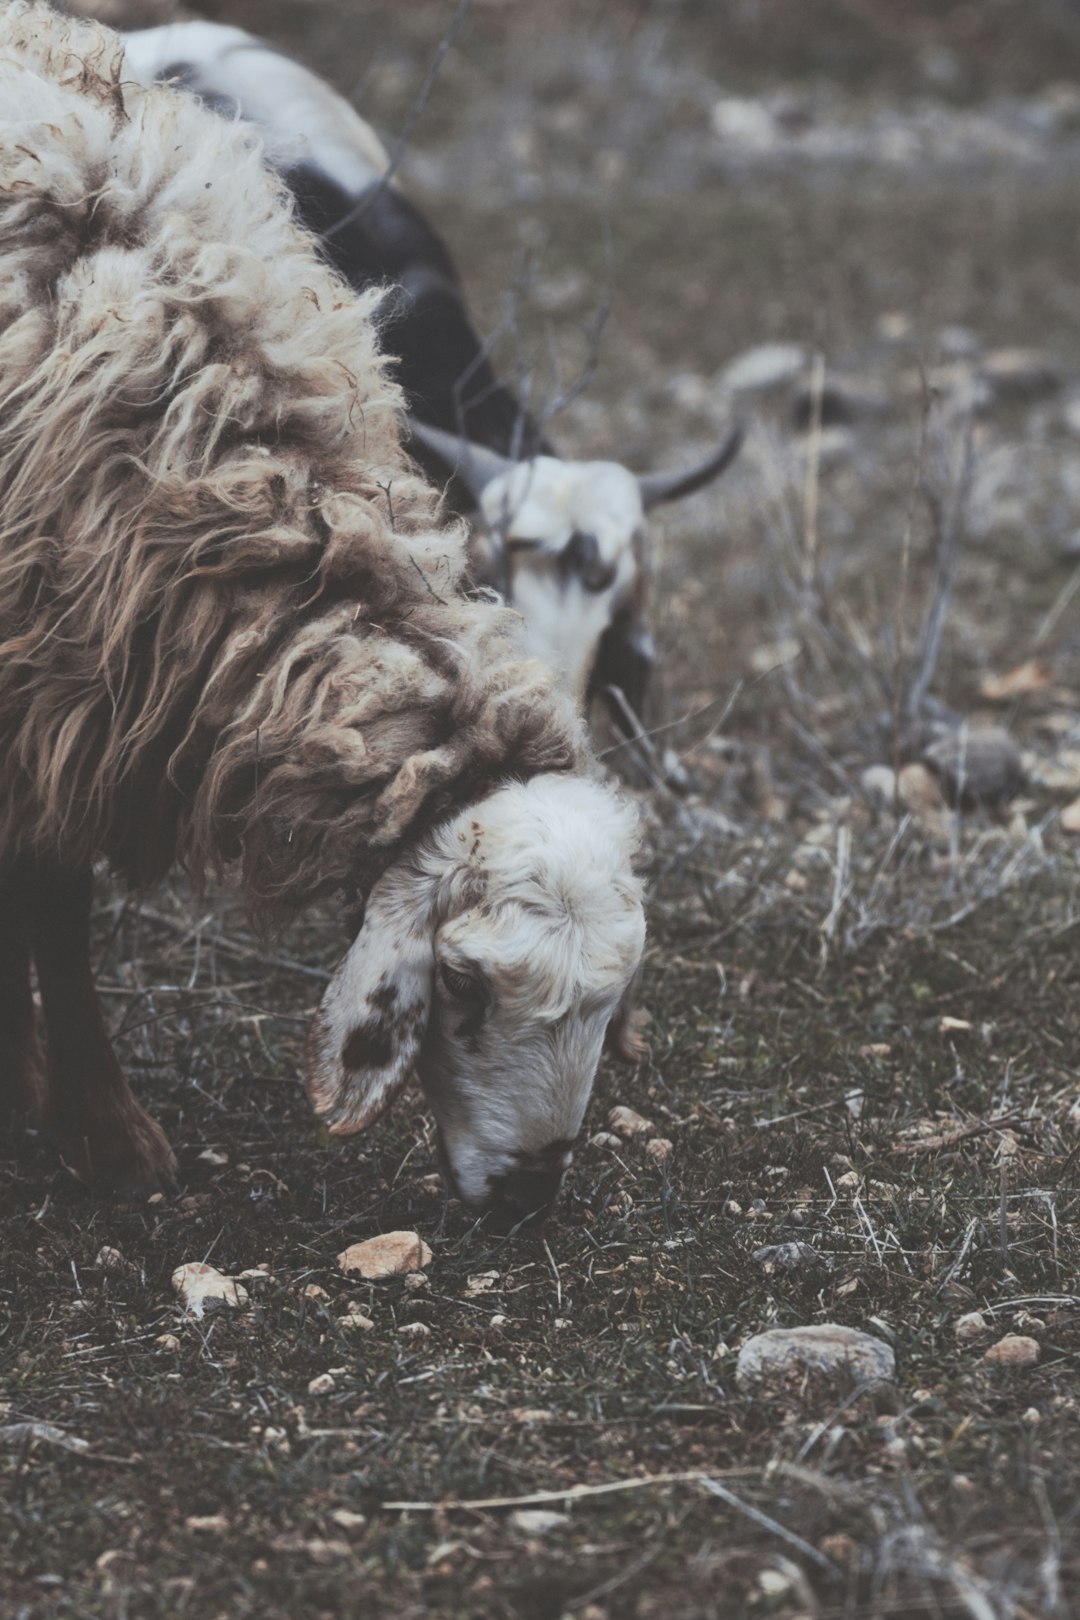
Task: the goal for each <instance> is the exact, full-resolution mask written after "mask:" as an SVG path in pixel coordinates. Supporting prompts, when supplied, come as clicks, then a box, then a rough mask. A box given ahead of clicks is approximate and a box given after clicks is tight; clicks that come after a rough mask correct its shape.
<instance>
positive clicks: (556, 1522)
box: [510, 1508, 570, 1536]
mask: <svg viewBox="0 0 1080 1620" xmlns="http://www.w3.org/2000/svg"><path fill="white" fill-rule="evenodd" d="M510 1523H511V1524H512V1525H513V1527H514V1529H515V1530H520V1531H521V1533H522V1535H523V1536H549V1535H551V1533H552V1531H553V1530H564V1529H565V1528H566V1526H567V1525H568V1524H569V1523H570V1520H569V1518H568V1517H567V1515H566V1514H565V1513H554V1512H552V1511H551V1509H549V1508H518V1510H517V1512H516V1513H511V1515H510Z"/></svg>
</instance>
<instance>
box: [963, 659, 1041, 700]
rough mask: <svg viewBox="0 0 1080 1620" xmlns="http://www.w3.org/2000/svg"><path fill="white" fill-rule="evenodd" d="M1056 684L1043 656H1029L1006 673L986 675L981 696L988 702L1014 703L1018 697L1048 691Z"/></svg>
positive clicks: (980, 689)
mask: <svg viewBox="0 0 1080 1620" xmlns="http://www.w3.org/2000/svg"><path fill="white" fill-rule="evenodd" d="M1053 684H1054V672H1053V670H1052V669H1051V668H1050V666H1049V664H1047V663H1045V662H1044V661H1043V659H1041V658H1028V659H1027V660H1025V662H1024V663H1022V664H1017V665H1016V667H1015V668H1014V669H1010V670H1009V671H1008V673H1007V674H1005V675H986V676H984V678H983V679H982V680H981V681H980V682H979V696H980V697H981V698H985V699H986V701H987V703H1012V702H1013V700H1014V699H1015V698H1018V697H1030V696H1031V695H1032V694H1033V693H1035V692H1046V691H1048V690H1049V688H1050V687H1052V686H1053Z"/></svg>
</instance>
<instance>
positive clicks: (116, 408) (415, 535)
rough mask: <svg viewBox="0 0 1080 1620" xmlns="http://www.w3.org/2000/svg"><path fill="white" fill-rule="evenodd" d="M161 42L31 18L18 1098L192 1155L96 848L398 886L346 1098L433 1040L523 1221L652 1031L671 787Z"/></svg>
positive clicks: (0, 900)
mask: <svg viewBox="0 0 1080 1620" xmlns="http://www.w3.org/2000/svg"><path fill="white" fill-rule="evenodd" d="M122 68H123V59H122V45H121V42H120V40H119V38H118V37H117V36H115V35H113V34H110V33H109V32H108V31H106V30H105V29H102V28H100V27H97V26H94V25H89V24H76V23H72V22H69V21H65V20H62V19H61V18H60V17H58V16H57V15H56V14H55V13H54V12H52V11H51V10H50V9H49V8H48V7H47V6H45V5H43V4H38V3H31V0H12V3H9V4H8V5H6V6H5V7H4V8H3V9H0V1103H3V1104H6V1105H7V1108H8V1109H9V1110H10V1109H12V1108H15V1107H17V1106H20V1105H26V1106H29V1107H31V1108H32V1109H34V1110H36V1111H37V1112H38V1113H39V1115H40V1117H41V1118H42V1119H43V1121H44V1123H45V1124H46V1125H47V1127H48V1128H49V1129H50V1131H51V1132H52V1133H53V1134H54V1135H55V1137H56V1139H57V1140H58V1142H59V1143H60V1145H61V1148H62V1151H63V1153H64V1155H65V1157H66V1159H67V1160H68V1162H69V1163H70V1164H71V1166H72V1167H73V1168H74V1169H75V1170H76V1171H77V1172H78V1173H79V1174H80V1175H81V1176H83V1177H84V1178H86V1179H88V1180H94V1181H101V1182H105V1183H109V1184H112V1185H115V1186H119V1187H123V1188H127V1189H130V1190H133V1191H142V1192H146V1191H149V1190H152V1189H154V1188H156V1187H158V1186H160V1185H162V1184H165V1183H167V1182H168V1181H169V1179H170V1178H171V1174H172V1170H173V1160H172V1155H171V1153H170V1151H169V1148H168V1145H167V1143H166V1141H165V1138H164V1136H163V1135H162V1133H161V1131H160V1130H159V1128H158V1127H157V1125H155V1124H154V1122H153V1121H152V1120H150V1119H149V1117H148V1116H147V1115H146V1114H145V1113H144V1112H143V1111H142V1109H141V1108H139V1106H138V1105H137V1104H136V1103H135V1101H134V1099H133V1098H132V1096H131V1093H130V1092H129V1090H128V1088H127V1084H126V1082H125V1080H124V1078H123V1075H122V1074H121V1071H120V1069H119V1066H118V1064H117V1061H116V1058H115V1056H114V1054H113V1051H112V1048H111V1045H110V1043H109V1039H108V1035H107V1033H106V1030H105V1026H104V1023H103V1020H102V1017H101V1013H100V1011H99V1008H98V1003H97V999H96V995H95V991H94V985H93V977H92V973H91V968H90V959H89V938H88V932H89V912H90V888H91V876H90V874H91V864H92V862H93V861H94V860H95V858H98V857H105V858H107V859H108V860H109V861H110V862H111V863H112V865H113V866H114V868H115V869H117V870H118V871H119V872H120V873H121V874H123V875H124V876H125V877H126V878H127V879H128V880H129V881H130V882H131V883H132V884H137V885H143V884H147V883H150V882H152V881H154V880H155V879H157V878H159V877H160V876H161V875H162V874H163V873H164V872H166V871H167V870H168V869H169V867H170V866H171V865H172V864H173V863H174V861H178V862H179V863H180V864H181V865H182V866H183V867H184V868H186V870H187V871H188V872H190V873H191V874H192V876H193V877H194V878H195V879H196V880H199V879H201V878H204V877H206V876H207V875H209V874H211V873H217V872H233V873H234V874H235V875H236V876H237V877H238V880H239V882H240V884H241V885H242V888H243V892H244V894H245V897H246V899H247V901H248V903H249V905H250V907H251V909H252V911H253V912H254V913H255V914H257V915H263V916H268V915H273V914H280V913H283V912H288V910H289V909H290V908H295V907H298V906H301V905H303V904H304V903H306V902H308V901H310V900H311V899H313V898H314V897H315V896H317V895H322V894H328V893H334V894H338V895H341V896H342V897H343V899H344V900H345V902H347V903H349V904H352V905H353V906H355V905H356V904H357V903H362V904H363V905H364V915H363V922H362V926H361V927H360V931H359V933H358V934H357V936H356V939H355V941H354V943H353V944H352V946H351V947H350V949H349V951H348V954H347V955H346V957H345V959H344V962H343V963H342V965H341V967H340V968H339V969H338V972H337V973H336V975H335V976H334V978H333V980H332V982H331V984H330V986H329V988H328V990H327V993H326V996H325V998H324V1000H323V1003H322V1005H321V1007H320V1009H319V1011H318V1013H317V1015H316V1017H315V1020H314V1023H313V1025H312V1029H311V1033H310V1036H309V1040H308V1046H307V1074H308V1087H309V1091H310V1094H311V1097H312V1099H313V1102H314V1105H315V1108H316V1110H317V1112H318V1113H319V1114H320V1115H321V1116H322V1117H324V1118H325V1119H326V1120H327V1121H328V1123H329V1126H330V1129H331V1130H332V1131H335V1132H339V1133H347V1132H350V1131H358V1130H362V1129H363V1128H364V1127H365V1126H367V1125H369V1124H370V1123H371V1122H372V1121H373V1120H374V1119H375V1118H377V1117H378V1115H379V1114H380V1113H381V1112H382V1111H383V1109H384V1108H385V1107H386V1106H387V1104H388V1103H389V1102H390V1100H391V1099H392V1097H393V1096H394V1094H395V1093H396V1092H397V1091H398V1090H399V1089H400V1088H401V1086H402V1085H403V1084H404V1083H405V1080H406V1079H407V1077H408V1075H409V1073H410V1071H411V1069H412V1067H413V1065H414V1064H415V1066H416V1068H417V1070H418V1072H419V1075H420V1078H421V1081H422V1083H423V1085H424V1087H425V1090H426V1092H427V1095H428V1098H429V1101H430V1103H431V1107H432V1110H433V1112H434V1114H435V1117H436V1122H437V1125H438V1129H439V1143H440V1157H441V1161H442V1163H443V1167H444V1170H445V1173H446V1176H447V1179H448V1181H449V1183H450V1185H451V1186H452V1187H453V1188H455V1189H456V1190H457V1191H458V1192H459V1193H460V1195H461V1196H462V1197H463V1198H464V1199H465V1200H466V1201H467V1202H469V1203H470V1204H472V1205H475V1206H478V1207H489V1206H490V1207H491V1208H493V1209H494V1210H495V1211H496V1212H497V1214H498V1215H499V1217H500V1219H502V1220H503V1221H513V1220H516V1219H519V1218H521V1217H522V1216H523V1215H525V1214H526V1213H528V1212H529V1211H532V1210H534V1209H536V1208H539V1207H546V1206H547V1205H548V1204H549V1203H550V1202H551V1201H552V1199H553V1198H554V1195H555V1193H556V1191H557V1189H558V1186H559V1183H560V1180H561V1177H562V1174H563V1171H564V1169H565V1166H566V1164H567V1162H568V1161H569V1156H570V1151H571V1144H572V1142H573V1139H574V1137H575V1136H576V1135H577V1133H578V1130H579V1128H580V1125H581V1121H582V1116H583V1113H584V1109H585V1105H586V1102H587V1100H588V1096H589V1091H590V1088H591V1084H592V1078H593V1075H594V1073H595V1069H596V1065H597V1062H598V1059H599V1055H600V1050H601V1047H602V1045H603V1042H604V1039H605V1034H606V1035H607V1036H608V1038H609V1040H610V1041H612V1042H614V1044H615V1045H616V1046H617V1047H620V1046H621V1047H622V1048H624V1049H625V1048H626V1047H627V1044H628V1042H629V1041H630V1036H629V1030H628V1022H627V1021H628V1008H629V991H630V986H631V983H632V981H633V978H634V976H635V973H636V971H637V967H638V963H639V961H640V957H641V951H642V944H643V931H644V924H643V919H642V909H641V898H640V890H639V884H638V882H637V880H636V879H635V878H634V877H633V876H632V874H631V871H630V860H631V856H632V854H633V850H634V846H635V818H634V816H633V814H632V813H631V812H630V810H629V809H628V808H627V807H625V806H624V805H623V804H622V803H620V801H619V800H618V799H617V798H616V797H615V796H614V795H613V794H612V793H611V791H610V790H609V789H607V788H606V787H605V786H603V785H602V784H601V783H599V782H598V781H597V780H595V779H594V777H593V776H592V775H591V774H590V771H591V764H590V760H589V756H588V753H587V749H586V746H585V744H584V742H583V737H582V732H581V727H580V722H579V721H578V719H577V717H576V716H575V714H574V713H573V710H572V706H571V705H570V703H569V700H568V699H567V698H566V697H565V696H562V695H560V694H559V693H558V692H556V691H553V689H552V684H551V678H550V676H549V674H548V673H547V672H546V671H544V670H543V669H542V667H541V666H540V665H539V664H538V663H537V662H535V661H532V660H529V659H528V658H526V657H525V656H523V654H522V653H521V651H520V650H519V648H518V646H517V645H516V643H515V639H514V638H515V635H516V634H517V627H516V624H515V622H514V618H513V615H510V614H507V613H506V612H505V611H504V610H502V609H497V608H495V607H493V606H491V605H489V604H487V603H482V602H473V601H470V600H468V599H467V598H466V597H465V596H464V594H463V592H462V574H463V568H464V556H463V542H462V536H461V534H460V532H459V531H458V529H457V528H445V527H444V528H440V527H438V526H437V523H436V521H435V511H436V505H437V498H436V496H435V494H434V493H433V491H432V490H431V489H429V488H428V487H427V485H426V484H425V483H424V482H423V481H422V480H421V479H420V478H418V477H417V476H416V473H415V470H414V469H413V467H412V465H411V463H410V462H409V460H408V458H407V456H406V454H405V453H404V451H403V449H402V445H401V420H402V418H401V412H400V395H399V392H398V390H397V389H396V387H395V386H394V385H393V384H392V383H391V382H389V381H388V378H387V375H386V368H385V363H384V362H383V360H382V359H381V358H380V357H379V354H378V352H377V346H376V340H375V332H374V326H373V321H372V314H373V310H374V308H375V305H376V303H377V301H378V299H377V294H375V293H374V292H372V293H369V294H368V295H367V296H366V297H363V298H358V297H356V296H355V295H354V294H352V293H351V292H350V291H348V290H347V289H346V288H345V287H344V286H343V285H342V284H341V283H340V282H339V281H338V279H337V278H336V276H335V275H334V274H333V273H332V272H331V271H330V270H329V269H327V268H326V267H325V266H324V265H323V264H322V263H321V262H320V261H319V259H318V258H317V256H316V255H315V253H314V251H313V250H312V248H311V245H310V241H309V239H308V237H307V236H306V235H305V234H303V233H302V232H300V231H298V230H297V229H296V227H295V226H294V224H293V223H292V219H291V213H290V209H289V206H288V201H287V197H286V195H285V193H284V191H283V189H282V187H281V185H280V182H279V181H278V180H277V179H276V178H275V177H274V176H273V175H272V174H271V173H270V171H269V170H268V169H267V168H266V166H265V165H264V163H263V161H262V148H261V142H260V140H259V138H258V136H257V135H256V134H255V132H253V131H252V130H250V129H248V128H245V127H243V126H241V125H238V124H229V123H227V122H225V121H224V120H222V119H220V118H217V117H214V116H213V115H212V114H211V113H209V112H208V111H207V110H206V109H205V108H204V107H202V106H201V105H200V103H199V102H198V101H197V100H195V99H194V98H193V97H191V96H187V95H183V94H179V93H177V92H175V91H172V90H168V89H149V90H146V89H142V88H140V87H138V86H137V85H135V84H134V83H129V82H127V81H126V80H125V78H124V76H123V72H122ZM31 963H32V964H33V966H34V969H35V970H36V975H37V983H38V988H39V990H40V993H41V998H42V1004H43V1006H42V1012H43V1024H44V1034H45V1048H44V1053H42V1051H41V1050H40V1049H39V1046H38V1042H37V1034H36V1031H35V1024H34V1011H33V1006H32V1002H31V980H30V973H31Z"/></svg>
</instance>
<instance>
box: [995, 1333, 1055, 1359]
mask: <svg viewBox="0 0 1080 1620" xmlns="http://www.w3.org/2000/svg"><path fill="white" fill-rule="evenodd" d="M1041 1354H1042V1351H1041V1350H1040V1348H1039V1341H1038V1339H1029V1338H1028V1337H1027V1335H1026V1334H1025V1333H1006V1335H1005V1337H1004V1338H1003V1339H999V1340H998V1341H997V1343H996V1344H992V1345H991V1346H990V1348H989V1350H987V1351H986V1352H985V1354H984V1356H983V1360H984V1361H985V1362H987V1363H988V1364H989V1365H990V1366H991V1367H1034V1366H1036V1365H1037V1364H1038V1361H1039V1357H1040V1355H1041Z"/></svg>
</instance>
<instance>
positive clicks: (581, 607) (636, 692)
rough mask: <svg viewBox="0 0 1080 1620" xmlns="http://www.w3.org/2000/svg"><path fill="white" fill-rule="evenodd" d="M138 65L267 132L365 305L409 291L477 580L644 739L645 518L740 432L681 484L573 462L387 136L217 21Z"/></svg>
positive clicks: (445, 464) (571, 678) (419, 394)
mask: <svg viewBox="0 0 1080 1620" xmlns="http://www.w3.org/2000/svg"><path fill="white" fill-rule="evenodd" d="M127 64H128V68H129V70H130V71H131V72H132V73H133V75H134V76H136V77H138V78H140V79H142V80H143V81H144V82H150V81H151V80H154V79H169V80H172V81H178V82H180V83H182V84H184V85H186V86H187V87H188V88H190V89H191V90H192V91H193V92H195V93H196V94H197V95H198V96H200V98H201V99H202V100H203V101H204V102H206V103H208V104H209V105H211V106H213V107H214V108H216V109H217V110H219V111H221V112H223V113H226V114H229V115H233V116H235V115H237V114H239V116H241V117H242V118H244V119H246V120H248V121H250V122H252V123H254V124H256V125H258V126H259V128H260V130H261V131H262V133H263V137H264V140H265V143H266V154H267V157H268V159H269V161H270V162H271V163H272V164H273V165H274V167H275V168H277V169H278V170H279V171H280V172H281V174H282V175H283V177H284V178H285V180H286V181H287V183H288V186H289V188H290V190H291V191H292V193H293V196H294V198H295V200H296V206H297V210H298V213H299V215H300V218H301V220H302V221H303V223H304V224H305V225H306V226H307V227H308V228H309V229H310V230H311V231H312V232H313V233H314V234H315V235H316V236H317V238H318V239H319V242H320V245H321V248H322V251H323V253H324V255H325V256H326V257H327V258H328V259H329V260H330V262H331V263H332V264H333V265H334V266H335V267H336V268H337V269H338V270H339V271H340V273H341V274H342V275H343V276H344V277H345V279H346V280H347V281H348V282H350V283H351V285H352V286H354V287H355V288H357V289H358V290H361V289H363V288H366V287H370V286H372V285H381V284H389V285H391V286H393V287H394V288H395V289H396V290H395V291H394V292H393V293H392V294H391V295H390V296H389V299H388V302H387V303H386V305H384V308H383V313H382V320H381V327H382V342H383V345H384V348H385V350H386V351H387V352H388V353H390V354H393V355H394V356H395V358H396V361H397V371H396V375H397V379H398V381H399V382H400V383H401V385H402V387H403V389H404V392H405V395H406V399H407V401H408V405H409V410H410V414H411V418H412V424H411V425H412V432H413V447H414V450H415V453H416V454H417V456H418V458H419V459H420V460H421V461H422V462H423V463H424V464H425V465H426V466H427V468H428V470H429V471H430V472H432V473H433V474H435V475H436V476H439V475H441V476H442V477H443V478H444V479H445V478H446V476H447V475H448V474H450V473H453V474H456V481H455V489H456V490H457V491H459V492H460V494H461V496H462V497H463V498H464V500H463V504H464V505H466V506H467V507H468V508H471V509H472V510H474V511H475V512H476V513H477V514H478V516H479V518H480V519H481V523H482V527H483V530H484V534H483V536H482V537H481V538H480V541H479V543H478V545H477V548H476V558H475V561H476V567H477V572H478V574H479V575H480V578H479V580H478V583H482V584H487V585H492V586H494V587H495V588H496V589H498V590H500V591H501V592H502V594H503V595H504V596H505V597H506V599H507V600H508V601H509V602H510V603H512V605H513V606H514V607H516V608H517V609H518V610H519V611H520V612H521V613H522V615H523V616H524V619H525V623H526V626H527V633H528V639H529V643H530V645H531V647H532V650H533V651H534V652H535V653H536V654H537V655H538V656H539V657H542V658H543V659H545V661H546V662H548V663H549V664H550V665H551V666H552V667H553V668H555V669H556V670H558V671H559V672H560V673H561V674H562V675H563V677H564V678H565V679H566V681H567V682H568V684H569V685H570V686H571V688H572V689H573V690H574V692H575V694H576V695H577V696H578V698H579V700H581V701H582V702H585V701H587V700H588V699H589V698H590V697H591V696H592V695H593V694H595V693H598V692H604V693H607V694H609V701H611V702H612V706H613V712H614V714H615V717H616V720H617V721H618V722H619V724H620V726H621V729H623V730H624V731H627V732H629V733H631V734H634V733H638V734H640V726H639V725H638V723H637V721H636V719H635V716H637V715H640V714H641V713H642V712H643V709H644V704H645V698H646V692H647V688H648V683H649V678H650V675H651V672H652V669H653V666H654V664H655V659H656V654H655V650H654V646H653V640H652V636H651V633H650V630H649V624H648V617H647V577H646V559H645V546H644V514H645V512H646V510H647V509H648V508H649V507H650V506H653V505H656V504H657V503H659V502H661V501H669V500H674V499H677V498H678V497H680V496H682V495H688V494H690V493H691V492H693V491H694V490H697V489H700V488H701V487H702V486H703V485H705V484H707V483H708V482H710V481H711V480H712V479H713V478H715V477H717V476H718V475H719V474H720V473H721V472H723V470H724V469H725V468H726V467H727V466H728V465H729V463H730V462H731V461H732V460H733V458H734V456H735V455H736V453H737V451H738V448H739V444H740V440H741V434H740V432H739V431H738V429H733V430H732V432H731V433H730V434H728V436H727V437H726V438H725V440H724V442H723V444H722V445H720V446H719V448H718V449H717V450H716V452H715V453H714V454H713V455H711V456H710V457H709V458H708V459H707V460H706V461H705V462H703V463H702V464H701V465H699V466H697V467H694V468H692V469H689V470H687V471H685V472H683V473H680V474H674V475H666V474H651V475H648V476H645V477H638V476H637V475H635V474H634V473H631V472H630V471H628V470H627V468H625V467H623V466H622V465H621V464H620V463H618V462H613V461H576V460H568V459H566V458H563V457H560V456H559V455H558V453H557V452H556V450H555V449H554V447H553V445H552V444H551V443H550V442H549V441H548V440H547V439H546V438H545V437H544V435H543V434H542V433H541V431H540V429H539V428H538V427H537V425H536V424H535V423H534V422H533V421H532V420H531V418H530V417H529V415H528V413H527V412H526V411H525V409H524V407H523V406H522V405H521V403H520V401H519V400H518V399H517V398H515V396H514V394H513V393H512V392H511V391H510V389H508V388H507V387H506V386H505V384H503V383H502V382H501V381H500V380H499V379H498V377H497V376H496V375H495V372H494V370H493V368H492V366H491V362H490V359H489V357H488V353H487V350H486V348H485V345H484V343H483V342H482V340H481V339H480V337H479V335H478V334H477V332H476V329H475V327H474V326H473V323H472V321H471V319H470V317H469V313H468V310H467V309H466V307H465V303H464V299H463V294H462V288H461V284H460V281H459V278H458V275H457V271H456V269H455V266H454V263H453V261H452V259H451V257H450V254H449V251H448V249H447V247H446V244H445V243H444V242H443V240H442V238H441V237H440V236H439V235H438V233H437V232H436V231H435V230H434V229H433V228H432V227H431V226H430V225H429V224H428V222H427V221H426V220H425V219H424V218H423V216H422V215H421V214H420V213H419V211H418V210H417V209H416V208H415V207H414V206H413V204H412V203H411V202H410V201H409V200H408V198H407V197H406V196H404V194H403V193H402V192H401V190H400V189H399V188H398V187H397V186H396V185H395V184H394V182H393V177H392V174H391V172H390V171H391V164H390V159H389V157H388V155H387V153H386V151H385V149H384V147H383V145H382V143H381V142H380V140H379V138H378V136H377V135H376V134H375V132H374V131H373V130H372V128H371V126H370V125H369V124H367V123H366V122H365V121H364V119H362V118H361V117H360V116H359V114H358V113H357V112H356V111H355V110H354V109H353V108H352V107H351V106H350V105H349V103H348V102H347V101H346V100H345V99H344V98H343V97H342V96H340V95H338V94H337V92H336V91H335V90H333V89H332V88H331V87H330V86H329V85H328V84H327V83H326V82H325V81H324V80H322V79H320V78H319V77H318V76H317V75H316V74H314V73H312V72H311V71H310V70H309V69H307V68H305V67H303V66H301V65H300V64H299V63H297V62H294V61H292V60H290V59H289V58H288V57H286V56H283V55H281V54H280V53H279V52H278V51H276V50H274V49H273V48H272V47H271V46H269V45H267V44H266V43H265V42H263V41H261V40H259V39H256V38H255V37H254V36H253V35H251V34H248V33H246V32H244V30H242V29H239V28H232V27H226V26H223V25H220V24H216V23H209V22H191V23H175V24H168V25H165V26H164V27H160V28H151V29H146V30H143V31H140V32H137V33H133V34H129V35H128V36H127ZM611 688H617V689H618V690H619V692H621V694H622V695H623V698H624V699H625V701H624V702H621V703H620V702H619V699H618V698H617V697H612V696H611V695H610V689H611ZM628 711H629V712H628Z"/></svg>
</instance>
